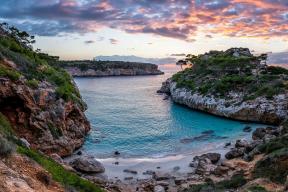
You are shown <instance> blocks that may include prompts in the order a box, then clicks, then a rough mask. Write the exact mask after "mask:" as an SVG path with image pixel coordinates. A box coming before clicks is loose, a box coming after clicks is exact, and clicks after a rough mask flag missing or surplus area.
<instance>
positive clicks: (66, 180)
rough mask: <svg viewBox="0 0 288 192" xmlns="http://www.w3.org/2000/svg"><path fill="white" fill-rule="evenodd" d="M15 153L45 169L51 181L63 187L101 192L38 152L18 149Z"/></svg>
mask: <svg viewBox="0 0 288 192" xmlns="http://www.w3.org/2000/svg"><path fill="white" fill-rule="evenodd" d="M17 151H18V152H19V153H21V154H24V155H26V156H28V157H30V158H31V159H33V160H34V161H36V162H37V163H39V164H40V165H41V166H42V167H43V168H44V169H46V170H47V171H48V172H49V173H50V174H51V175H52V178H53V180H55V181H57V182H59V183H61V184H62V185H63V186H67V187H72V188H75V189H76V190H77V191H79V192H101V191H102V190H101V189H100V187H98V186H96V185H94V184H92V183H91V182H90V181H88V180H85V179H82V178H81V177H80V176H78V175H77V174H75V173H72V172H70V171H67V170H66V169H64V168H63V167H62V166H61V165H60V164H58V163H56V162H55V161H54V160H52V159H51V158H48V157H45V156H44V155H41V154H39V153H38V152H36V151H34V150H31V149H27V148H24V147H18V149H17Z"/></svg>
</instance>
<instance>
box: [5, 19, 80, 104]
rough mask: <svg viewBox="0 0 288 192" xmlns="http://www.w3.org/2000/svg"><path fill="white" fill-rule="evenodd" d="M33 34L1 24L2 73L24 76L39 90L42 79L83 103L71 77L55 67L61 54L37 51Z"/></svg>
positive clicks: (27, 81) (67, 96) (10, 76)
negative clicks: (55, 54) (33, 46)
mask: <svg viewBox="0 0 288 192" xmlns="http://www.w3.org/2000/svg"><path fill="white" fill-rule="evenodd" d="M34 42H35V40H34V36H30V35H29V34H28V33H26V32H23V31H20V30H18V29H17V28H15V27H11V26H9V25H7V24H6V23H4V24H1V25H0V76H1V77H6V78H9V79H11V80H13V81H17V80H19V79H22V80H24V81H25V82H26V84H27V85H29V86H30V87H32V88H34V89H36V88H38V87H39V85H40V83H41V82H47V83H48V84H50V85H51V86H54V87H55V88H56V93H57V95H58V97H60V98H63V99H64V100H73V101H77V102H79V103H80V104H81V105H82V104H83V103H82V101H81V99H80V94H79V91H78V90H77V88H75V86H74V83H73V80H72V78H71V76H70V75H69V74H68V73H67V72H66V71H65V70H63V69H62V68H60V67H57V66H52V65H51V64H50V63H51V62H52V61H53V62H55V61H56V60H57V59H58V57H54V56H49V55H48V54H43V53H40V52H39V50H36V51H34V50H33V48H32V44H33V43H34Z"/></svg>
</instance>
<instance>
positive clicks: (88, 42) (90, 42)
mask: <svg viewBox="0 0 288 192" xmlns="http://www.w3.org/2000/svg"><path fill="white" fill-rule="evenodd" d="M84 43H85V44H93V43H95V41H93V40H87V41H84Z"/></svg>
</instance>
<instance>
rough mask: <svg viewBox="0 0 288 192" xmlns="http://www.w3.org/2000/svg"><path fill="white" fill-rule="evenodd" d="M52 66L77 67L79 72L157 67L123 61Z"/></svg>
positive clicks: (76, 62) (68, 62)
mask: <svg viewBox="0 0 288 192" xmlns="http://www.w3.org/2000/svg"><path fill="white" fill-rule="evenodd" d="M54 65H57V66H60V67H77V68H80V69H81V70H87V69H95V70H105V69H119V68H121V69H132V68H139V69H157V68H158V66H157V65H155V64H151V63H139V62H125V61H91V60H74V61H57V62H54Z"/></svg>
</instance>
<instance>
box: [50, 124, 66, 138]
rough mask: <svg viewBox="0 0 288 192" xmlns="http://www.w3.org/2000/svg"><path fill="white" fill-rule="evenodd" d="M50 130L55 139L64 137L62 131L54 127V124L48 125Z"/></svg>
mask: <svg viewBox="0 0 288 192" xmlns="http://www.w3.org/2000/svg"><path fill="white" fill-rule="evenodd" d="M48 128H49V130H50V133H51V135H52V136H53V138H56V139H58V138H59V137H61V136H63V133H62V131H61V129H59V128H57V127H54V126H53V124H51V123H48Z"/></svg>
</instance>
